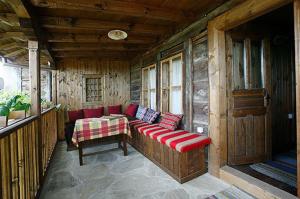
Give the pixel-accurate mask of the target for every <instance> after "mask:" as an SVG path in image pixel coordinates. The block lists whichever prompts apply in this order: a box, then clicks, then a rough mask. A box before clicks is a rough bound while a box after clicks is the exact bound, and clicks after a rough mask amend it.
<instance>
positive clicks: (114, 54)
mask: <svg viewBox="0 0 300 199" xmlns="http://www.w3.org/2000/svg"><path fill="white" fill-rule="evenodd" d="M134 55H136V53H133V52H123V51H119V52H118V51H86V52H78V51H73V52H57V53H56V54H55V57H58V58H67V57H94V58H120V59H130V58H132V57H133V56H134Z"/></svg>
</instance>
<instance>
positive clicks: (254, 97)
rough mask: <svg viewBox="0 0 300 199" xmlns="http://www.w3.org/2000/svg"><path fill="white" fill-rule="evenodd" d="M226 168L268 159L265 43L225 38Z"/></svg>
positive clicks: (232, 37) (268, 116)
mask: <svg viewBox="0 0 300 199" xmlns="http://www.w3.org/2000/svg"><path fill="white" fill-rule="evenodd" d="M226 48H227V49H226V51H227V52H226V56H227V84H228V85H227V96H228V164H229V165H240V164H249V163H254V162H261V161H264V160H266V159H267V158H268V157H269V156H270V154H271V153H270V152H271V148H270V146H271V145H270V141H271V139H270V130H271V129H270V114H268V113H269V106H270V98H271V93H270V92H269V90H270V83H269V81H270V80H269V73H270V70H269V68H270V61H269V60H270V59H269V42H268V40H267V39H259V38H255V39H250V38H248V37H247V35H246V36H243V37H241V36H239V37H238V38H235V37H234V36H232V35H230V34H227V36H226Z"/></svg>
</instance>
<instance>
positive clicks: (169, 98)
mask: <svg viewBox="0 0 300 199" xmlns="http://www.w3.org/2000/svg"><path fill="white" fill-rule="evenodd" d="M160 82H161V87H160V88H161V91H160V93H161V104H160V109H161V111H162V112H171V113H174V114H182V113H183V104H182V103H183V101H182V97H183V96H182V54H179V55H175V56H173V57H171V58H168V59H165V60H163V61H161V81H160Z"/></svg>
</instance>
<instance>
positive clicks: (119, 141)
mask: <svg viewBox="0 0 300 199" xmlns="http://www.w3.org/2000/svg"><path fill="white" fill-rule="evenodd" d="M121 142H122V136H121V137H120V136H119V138H118V148H119V149H121V148H122V145H121Z"/></svg>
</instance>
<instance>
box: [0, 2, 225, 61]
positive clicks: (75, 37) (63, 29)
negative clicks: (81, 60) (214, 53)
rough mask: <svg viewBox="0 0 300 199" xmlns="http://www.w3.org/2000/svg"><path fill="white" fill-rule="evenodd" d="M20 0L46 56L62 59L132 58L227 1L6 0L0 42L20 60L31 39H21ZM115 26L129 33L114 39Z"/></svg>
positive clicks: (1, 9)
mask: <svg viewBox="0 0 300 199" xmlns="http://www.w3.org/2000/svg"><path fill="white" fill-rule="evenodd" d="M16 1H21V2H23V3H24V2H25V4H26V2H28V4H30V6H29V7H32V9H30V11H32V12H33V15H34V16H36V19H37V21H38V22H37V24H38V26H39V27H40V32H41V33H40V34H37V36H38V37H39V36H41V37H43V38H42V39H41V38H39V40H41V41H42V42H45V45H44V46H45V50H46V52H48V53H46V55H52V57H53V58H54V59H55V60H57V59H62V58H67V57H98V58H109V59H131V58H133V57H135V56H137V55H139V54H142V53H144V52H145V51H147V50H149V49H150V48H152V47H153V46H155V45H157V44H158V43H160V42H161V41H163V40H164V39H166V38H168V37H169V36H171V35H172V34H174V33H175V32H176V31H179V30H180V29H182V28H184V27H186V26H187V25H189V24H191V23H192V22H194V21H196V20H197V19H199V18H201V17H203V16H204V15H205V14H207V13H208V12H209V11H211V10H213V9H214V8H216V7H217V6H219V5H221V4H223V3H224V2H225V1H226V0H201V1H200V0H199V1H196V0H180V1H174V0H76V1H75V0H1V1H0V12H1V14H2V15H0V31H1V32H2V33H0V34H3V36H4V37H5V38H7V39H5V42H4V41H0V42H1V43H0V53H1V54H2V55H4V56H7V57H9V58H15V59H19V58H20V57H22V56H23V55H26V43H25V42H24V40H25V41H26V38H25V39H24V38H23V40H22V37H23V35H22V30H21V29H23V30H24V26H22V24H21V27H22V28H20V23H19V22H20V20H19V21H18V17H19V19H20V16H19V15H18V14H15V12H16V10H17V9H16V6H15V8H14V9H12V7H14V6H8V5H11V4H12V3H11V2H16ZM3 2H6V3H3ZM27 8H28V7H27ZM8 18H9V20H8ZM6 19H7V20H6ZM35 27H36V26H35ZM25 28H26V26H25ZM113 29H120V30H124V31H126V32H127V33H128V38H127V39H125V40H121V41H113V40H111V39H109V38H108V36H107V33H108V32H109V31H110V30H113ZM15 34H18V35H17V36H18V37H15V36H16V35H15ZM27 36H28V34H27ZM20 39H21V40H20ZM8 44H11V45H8ZM13 46H14V47H15V48H14V47H13Z"/></svg>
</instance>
